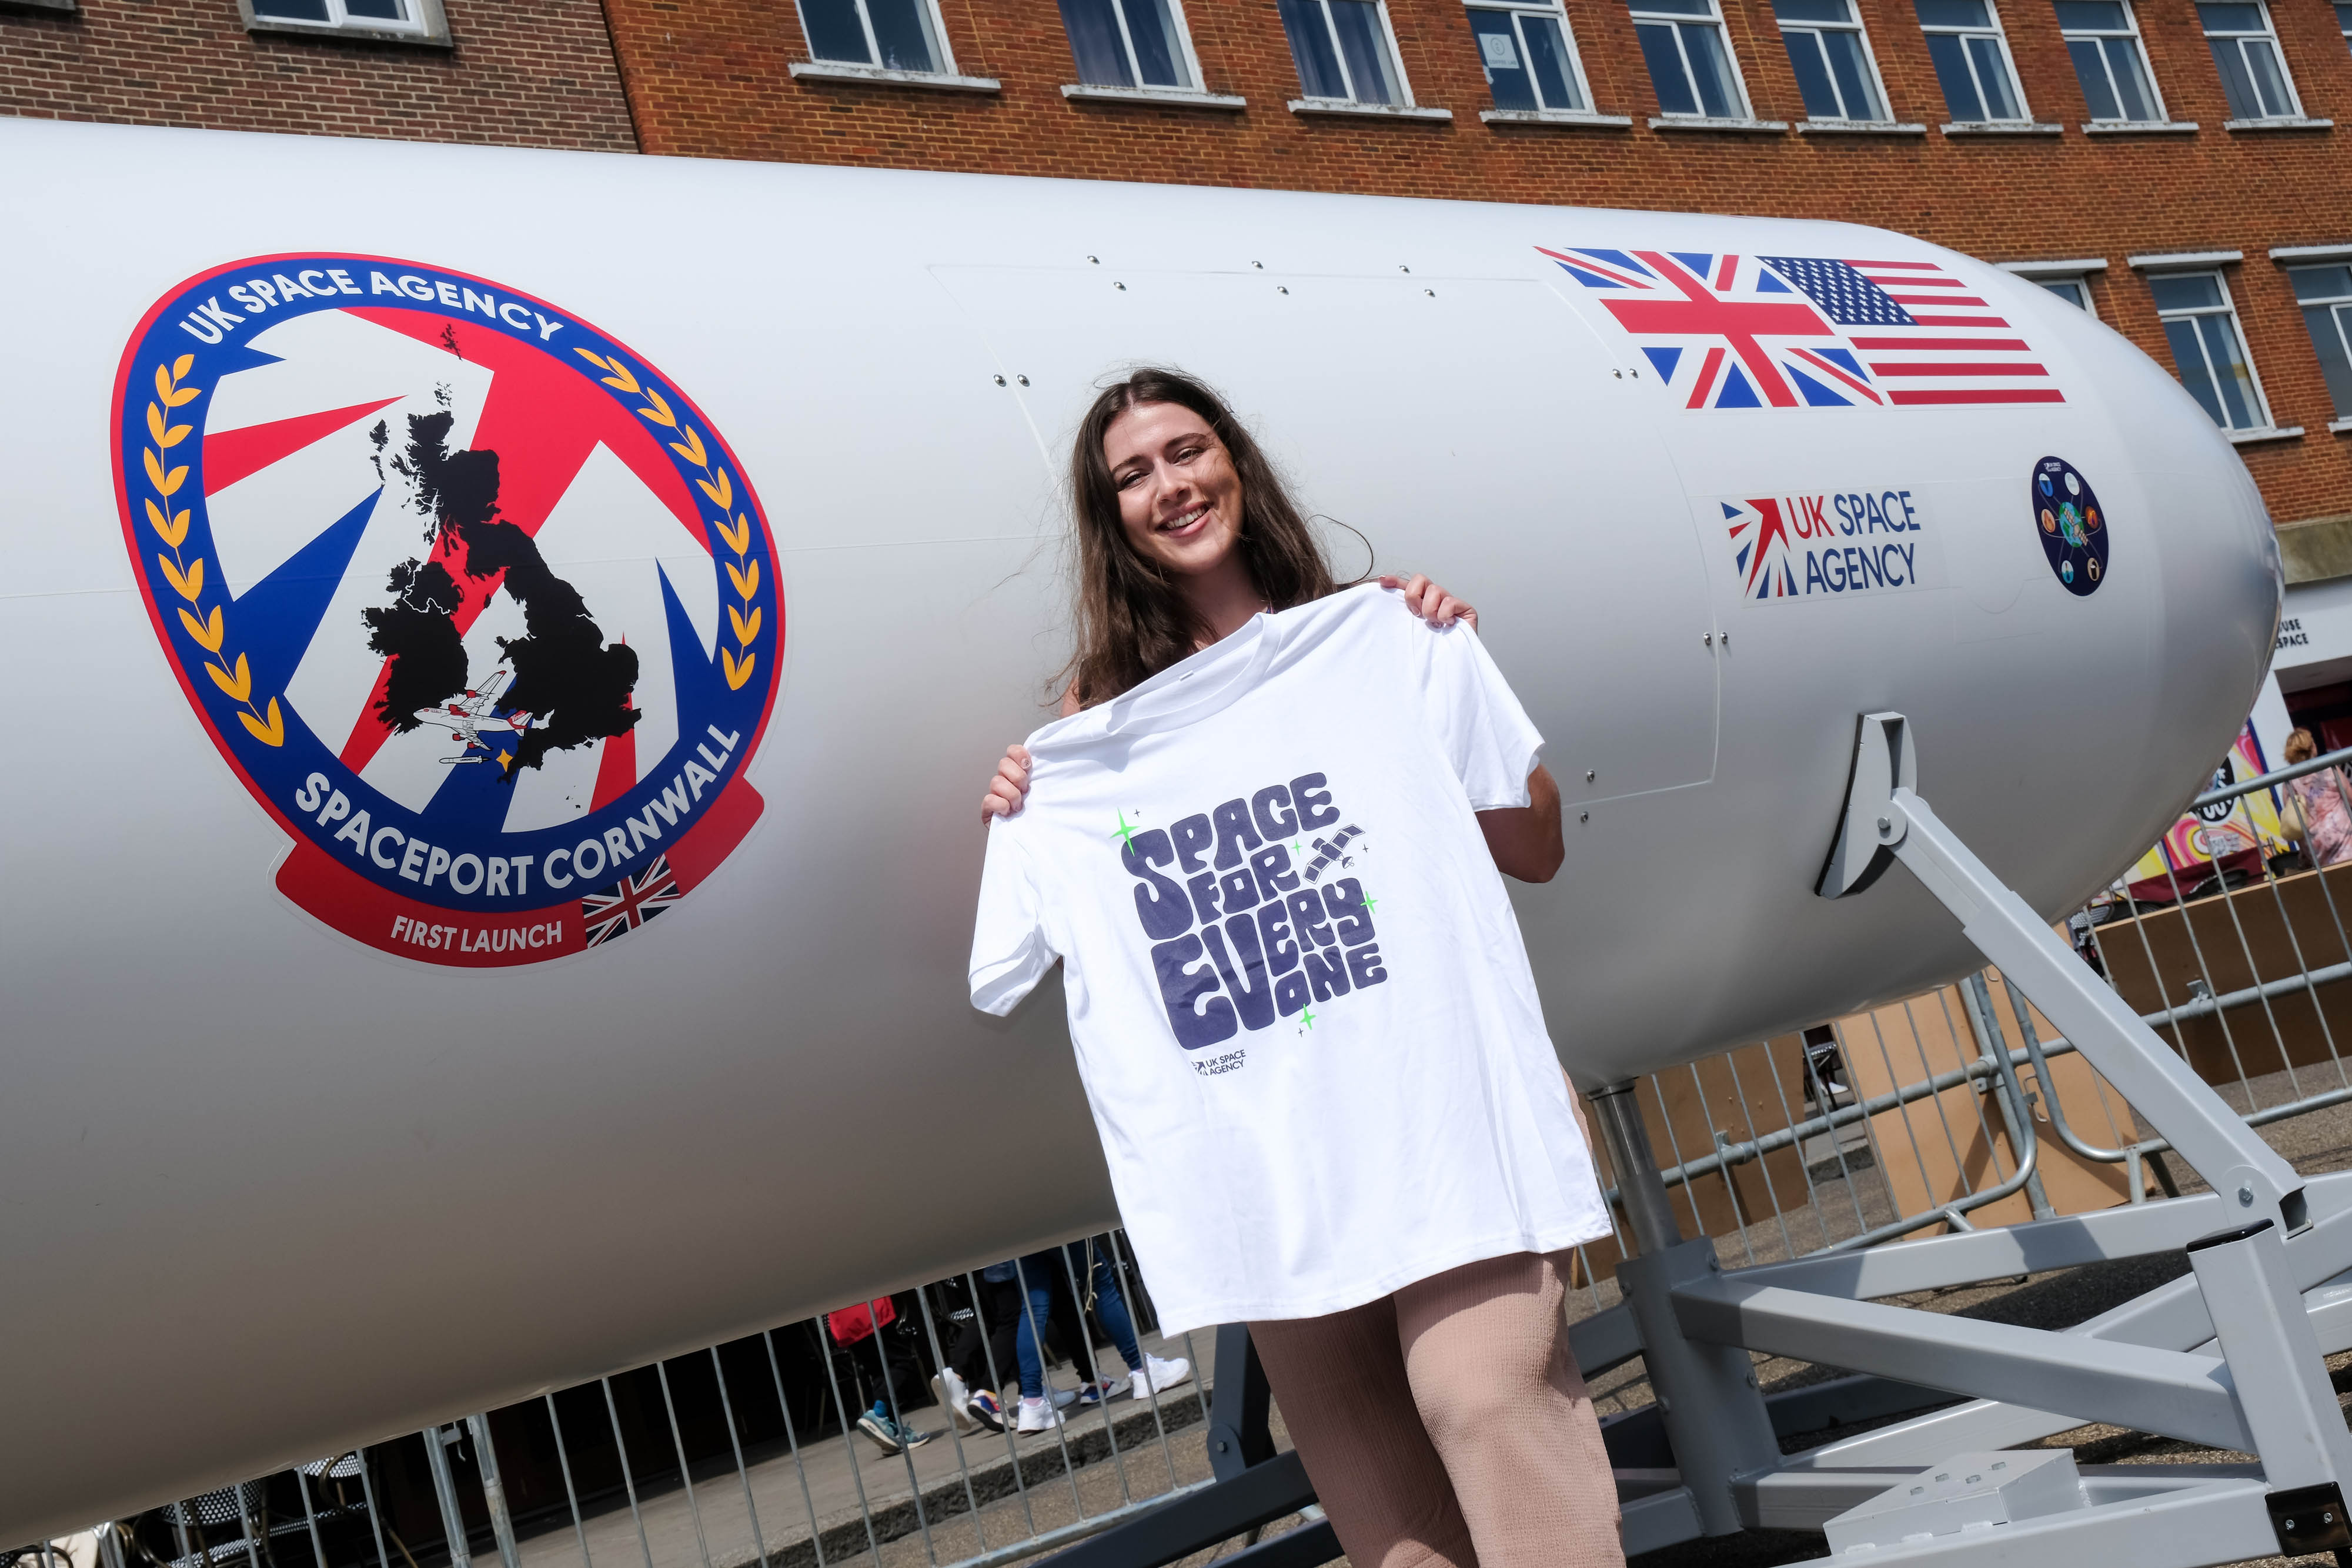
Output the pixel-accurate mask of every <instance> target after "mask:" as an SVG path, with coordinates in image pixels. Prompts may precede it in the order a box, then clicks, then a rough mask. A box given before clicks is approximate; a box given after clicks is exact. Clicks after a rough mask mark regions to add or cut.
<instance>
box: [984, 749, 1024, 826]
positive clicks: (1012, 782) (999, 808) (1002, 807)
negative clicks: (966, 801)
mask: <svg viewBox="0 0 2352 1568" xmlns="http://www.w3.org/2000/svg"><path fill="white" fill-rule="evenodd" d="M1028 797H1029V748H1028V747H1025V746H1024V745H1022V744H1021V743H1020V742H1019V741H1015V742H1013V744H1012V745H1011V746H1008V747H1005V748H1004V760H1003V761H1002V762H1000V763H998V764H997V765H996V776H995V777H994V778H992V779H990V780H989V781H988V793H987V794H985V795H982V797H981V798H980V820H981V821H983V822H985V821H988V819H989V818H991V817H1009V816H1011V815H1013V813H1014V812H1015V811H1018V810H1021V802H1022V801H1024V800H1027V799H1028Z"/></svg>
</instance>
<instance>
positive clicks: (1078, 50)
mask: <svg viewBox="0 0 2352 1568" xmlns="http://www.w3.org/2000/svg"><path fill="white" fill-rule="evenodd" d="M1110 7H1111V0H1062V26H1063V28H1064V29H1065V30H1066V32H1068V34H1069V35H1070V58H1071V59H1072V60H1074V61H1075V62H1076V65H1077V68H1078V79H1079V80H1080V81H1082V82H1087V83H1091V84H1092V85H1094V86H1096V87H1133V86H1134V85H1135V77H1134V75H1133V74H1132V73H1131V72H1129V70H1128V68H1127V50H1126V49H1125V48H1123V47H1120V45H1119V41H1118V17H1117V16H1113V15H1112V14H1111V8H1110Z"/></svg>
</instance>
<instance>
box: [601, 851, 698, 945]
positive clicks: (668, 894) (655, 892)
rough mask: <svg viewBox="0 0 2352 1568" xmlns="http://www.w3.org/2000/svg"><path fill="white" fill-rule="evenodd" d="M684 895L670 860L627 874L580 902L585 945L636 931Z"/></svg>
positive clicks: (659, 859)
mask: <svg viewBox="0 0 2352 1568" xmlns="http://www.w3.org/2000/svg"><path fill="white" fill-rule="evenodd" d="M684 896H685V894H684V892H683V891H682V890H681V889H680V888H679V887H678V885H677V877H675V876H673V875H671V874H670V869H669V857H668V856H667V855H658V856H656V857H655V860H654V863H653V864H651V865H649V866H647V867H646V869H645V872H644V873H643V874H642V875H639V876H634V877H633V876H629V875H627V874H625V873H624V874H623V876H622V878H621V880H620V881H618V882H616V883H614V884H613V885H612V886H610V887H608V888H606V889H604V891H603V892H601V893H592V894H589V895H588V896H587V897H585V898H583V899H582V900H581V901H580V932H581V936H582V937H583V939H584V941H583V945H584V946H590V947H593V946H596V944H598V943H599V942H609V941H611V940H612V939H613V938H614V937H615V936H620V935H621V934H622V933H623V932H625V931H635V929H636V928H637V927H638V926H640V925H644V924H645V923H646V921H648V920H651V919H652V918H653V917H654V916H655V915H659V914H660V913H661V912H662V911H663V910H665V909H667V908H668V907H669V906H670V905H671V904H676V903H677V901H678V900H679V899H680V898H682V897H684ZM631 951H632V952H634V951H635V949H634V948H632V949H631Z"/></svg>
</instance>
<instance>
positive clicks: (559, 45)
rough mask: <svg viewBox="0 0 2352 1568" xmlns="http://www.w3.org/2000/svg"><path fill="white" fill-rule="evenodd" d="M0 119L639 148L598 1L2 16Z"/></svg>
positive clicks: (144, 2)
mask: <svg viewBox="0 0 2352 1568" xmlns="http://www.w3.org/2000/svg"><path fill="white" fill-rule="evenodd" d="M313 18H316V19H313ZM0 114H20V115H32V116H37V117H41V118H47V119H61V120H112V121H116V122H119V123H121V124H126V125H190V126H203V127H206V128H209V129H213V130H220V131H310V132H315V133H317V134H320V135H323V136H383V137H394V138H398V139H403V140H409V141H479V142H491V143H506V144H510V145H514V146H519V147H573V148H584V149H589V150H593V151H597V152H634V151H635V150H636V145H637V142H636V135H635V131H632V130H631V129H630V125H629V106H628V101H627V99H625V97H624V96H623V95H622V91H621V78H620V72H619V71H618V70H617V69H616V68H614V63H613V43H612V37H611V35H610V34H609V33H608V32H607V31H606V29H605V26H604V12H603V11H602V9H600V8H599V6H598V5H597V0H79V3H78V0H0Z"/></svg>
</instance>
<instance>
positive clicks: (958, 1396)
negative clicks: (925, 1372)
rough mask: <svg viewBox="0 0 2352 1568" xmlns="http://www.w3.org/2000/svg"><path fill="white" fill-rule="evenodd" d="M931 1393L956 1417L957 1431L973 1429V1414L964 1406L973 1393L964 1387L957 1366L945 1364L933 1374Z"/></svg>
mask: <svg viewBox="0 0 2352 1568" xmlns="http://www.w3.org/2000/svg"><path fill="white" fill-rule="evenodd" d="M931 1394H932V1396H933V1397H935V1398H937V1399H938V1400H939V1402H940V1409H942V1410H944V1411H946V1412H947V1413H948V1414H949V1415H950V1416H953V1417H954V1418H955V1424H956V1430H957V1431H959V1432H969V1431H971V1429H972V1427H973V1425H974V1423H973V1421H972V1418H971V1414H970V1413H969V1412H968V1411H966V1410H965V1408H964V1406H965V1405H966V1404H967V1403H969V1402H970V1400H971V1391H970V1390H969V1389H967V1388H965V1387H964V1385H963V1379H962V1378H961V1377H958V1376H957V1375H956V1374H955V1368H953V1367H951V1366H943V1367H941V1368H940V1370H939V1371H938V1372H937V1373H936V1374H934V1375H932V1377H931Z"/></svg>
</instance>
